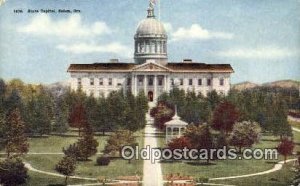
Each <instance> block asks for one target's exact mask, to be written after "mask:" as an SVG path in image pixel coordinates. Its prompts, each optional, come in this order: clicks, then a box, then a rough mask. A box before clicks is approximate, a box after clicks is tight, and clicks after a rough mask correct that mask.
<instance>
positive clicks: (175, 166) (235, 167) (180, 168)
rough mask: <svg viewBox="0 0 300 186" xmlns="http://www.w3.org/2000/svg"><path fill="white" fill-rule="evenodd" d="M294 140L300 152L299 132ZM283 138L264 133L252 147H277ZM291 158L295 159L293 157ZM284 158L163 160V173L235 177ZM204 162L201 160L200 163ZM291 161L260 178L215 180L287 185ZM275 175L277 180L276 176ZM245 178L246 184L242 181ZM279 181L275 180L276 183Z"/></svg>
mask: <svg viewBox="0 0 300 186" xmlns="http://www.w3.org/2000/svg"><path fill="white" fill-rule="evenodd" d="M293 134H294V141H295V143H296V146H295V149H294V151H300V146H299V145H298V143H299V144H300V133H299V132H298V133H297V132H294V131H293ZM279 141H280V139H279V137H274V136H266V135H264V136H262V138H261V140H260V142H259V143H258V144H255V145H254V146H253V147H252V148H260V149H265V148H275V147H276V146H277V145H278V143H279ZM159 145H160V146H162V147H163V146H165V141H164V138H159ZM289 158H295V157H294V156H290V157H289ZM282 159H283V157H282V156H278V160H273V161H272V160H217V161H212V165H204V163H203V162H205V161H198V163H191V162H173V163H162V170H163V174H164V175H167V174H170V173H173V174H177V173H180V174H181V175H188V176H193V177H207V178H214V177H223V176H235V175H242V174H251V173H255V172H261V171H266V170H268V169H271V168H273V166H274V164H275V163H276V162H278V161H281V160H282ZM199 162H202V163H199ZM290 169H291V163H290V164H288V165H286V166H284V168H283V169H282V170H281V171H278V172H276V173H272V174H270V175H266V176H260V177H249V178H241V179H232V180H226V181H224V182H223V181H216V182H213V183H222V184H223V183H224V184H233V185H272V184H273V185H286V184H287V183H289V182H290V180H291V178H292V177H293V176H294V173H293V172H292V171H290ZM273 178H276V179H277V181H276V179H273ZM244 180H245V184H242V183H243V181H244ZM272 180H273V181H272ZM275 182H276V183H275Z"/></svg>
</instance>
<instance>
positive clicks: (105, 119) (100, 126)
mask: <svg viewBox="0 0 300 186" xmlns="http://www.w3.org/2000/svg"><path fill="white" fill-rule="evenodd" d="M107 108H108V101H107V100H106V99H105V98H103V97H101V98H99V104H98V109H97V111H98V119H97V121H98V122H97V126H95V129H96V131H102V135H103V136H104V135H105V132H106V131H109V130H112V126H111V125H110V122H109V120H110V118H109V111H108V110H107Z"/></svg>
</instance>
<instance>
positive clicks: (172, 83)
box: [171, 78, 175, 86]
mask: <svg viewBox="0 0 300 186" xmlns="http://www.w3.org/2000/svg"><path fill="white" fill-rule="evenodd" d="M174 84H175V83H174V79H173V78H172V79H171V85H172V86H174Z"/></svg>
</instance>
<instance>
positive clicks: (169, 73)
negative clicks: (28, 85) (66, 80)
mask: <svg viewBox="0 0 300 186" xmlns="http://www.w3.org/2000/svg"><path fill="white" fill-rule="evenodd" d="M147 12H148V14H147V17H146V19H144V20H142V21H141V22H140V23H139V24H138V27H137V31H136V34H135V35H134V62H132V63H125V62H122V61H119V60H118V59H111V60H110V61H109V62H105V63H92V64H71V65H70V66H69V68H68V72H69V73H70V75H71V89H72V90H77V89H78V88H81V89H82V90H83V91H84V92H85V93H86V94H87V95H91V94H92V95H94V96H95V97H100V96H107V95H108V94H109V93H110V92H112V91H118V90H123V91H124V92H126V91H131V92H132V93H133V94H134V95H137V94H138V93H139V92H141V91H143V92H144V93H145V95H146V96H147V97H148V100H149V102H153V101H156V99H157V98H158V97H159V96H160V95H161V94H162V93H163V92H169V91H170V90H171V89H173V88H174V87H177V88H179V89H183V90H185V91H186V92H188V91H194V92H195V93H196V94H199V93H201V94H203V95H204V96H206V94H207V93H208V92H210V91H212V90H215V91H216V92H217V93H219V94H224V95H226V94H227V93H228V91H229V89H230V75H231V73H233V72H234V71H233V69H232V67H231V65H230V64H205V63H200V62H194V61H192V60H191V59H184V60H182V61H181V62H170V61H168V48H167V46H168V45H167V43H168V36H167V33H166V30H165V29H164V26H163V24H162V23H161V22H160V21H159V20H157V19H156V18H155V15H154V8H153V6H152V5H151V4H150V6H149V8H148V10H147Z"/></svg>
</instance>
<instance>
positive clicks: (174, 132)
mask: <svg viewBox="0 0 300 186" xmlns="http://www.w3.org/2000/svg"><path fill="white" fill-rule="evenodd" d="M165 125H166V143H168V142H170V141H171V140H172V139H174V138H179V137H181V136H182V134H183V133H184V131H185V129H186V126H187V125H188V123H187V122H185V121H182V120H181V119H180V117H179V116H178V115H177V107H175V115H174V116H173V117H172V120H170V121H168V122H166V123H165Z"/></svg>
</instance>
